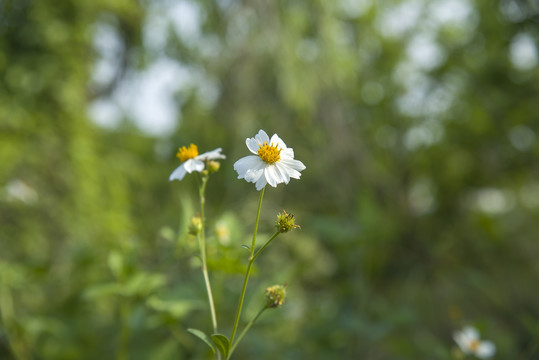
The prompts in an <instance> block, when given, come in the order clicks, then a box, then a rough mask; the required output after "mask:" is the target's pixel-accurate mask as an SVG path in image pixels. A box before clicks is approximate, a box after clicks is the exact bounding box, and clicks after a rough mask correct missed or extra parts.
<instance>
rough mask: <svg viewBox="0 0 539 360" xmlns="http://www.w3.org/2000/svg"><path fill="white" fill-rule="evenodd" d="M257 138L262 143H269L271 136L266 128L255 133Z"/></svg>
mask: <svg viewBox="0 0 539 360" xmlns="http://www.w3.org/2000/svg"><path fill="white" fill-rule="evenodd" d="M255 140H256V141H257V142H258V143H259V144H260V145H262V144H263V143H269V136H268V134H266V132H265V131H264V130H259V131H258V134H256V135H255Z"/></svg>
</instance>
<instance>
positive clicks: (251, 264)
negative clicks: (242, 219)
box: [230, 187, 266, 344]
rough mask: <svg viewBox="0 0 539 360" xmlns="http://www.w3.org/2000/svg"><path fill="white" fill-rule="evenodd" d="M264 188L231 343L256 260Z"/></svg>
mask: <svg viewBox="0 0 539 360" xmlns="http://www.w3.org/2000/svg"><path fill="white" fill-rule="evenodd" d="M264 190H266V188H265V187H264V188H262V191H260V199H259V200H258V210H257V212H256V222H255V230H254V232H253V241H252V242H251V249H250V254H249V262H248V263H247V270H245V278H244V280H243V287H242V289H241V294H240V301H239V303H238V310H237V311H236V318H235V320H234V327H233V328H232V335H231V336H230V343H231V344H234V337H235V335H236V331H237V330H238V323H239V321H240V315H241V309H242V307H243V300H244V298H245V291H246V289H247V282H248V281H249V275H250V274H251V267H252V266H253V262H254V261H255V257H254V255H255V246H256V234H257V232H258V221H259V219H260V209H261V207H262V199H263V198H264ZM257 254H258V253H257Z"/></svg>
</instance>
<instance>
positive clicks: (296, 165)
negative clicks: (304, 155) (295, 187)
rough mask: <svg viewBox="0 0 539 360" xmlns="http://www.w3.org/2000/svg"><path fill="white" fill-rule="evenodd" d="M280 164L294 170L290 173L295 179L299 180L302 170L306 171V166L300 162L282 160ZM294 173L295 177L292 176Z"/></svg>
mask: <svg viewBox="0 0 539 360" xmlns="http://www.w3.org/2000/svg"><path fill="white" fill-rule="evenodd" d="M279 163H281V164H283V165H284V166H286V167H287V168H288V169H289V170H293V171H292V172H289V173H290V176H291V177H293V178H295V179H299V176H300V173H299V172H300V171H302V170H305V165H303V163H302V162H301V161H299V160H294V159H281V160H280V161H279ZM292 173H293V174H294V176H293V175H292Z"/></svg>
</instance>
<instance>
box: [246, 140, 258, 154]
mask: <svg viewBox="0 0 539 360" xmlns="http://www.w3.org/2000/svg"><path fill="white" fill-rule="evenodd" d="M245 144H246V145H247V148H248V149H249V150H250V151H251V152H252V153H253V154H257V152H258V149H260V146H259V144H258V141H256V139H255V138H248V139H247V140H245ZM260 145H262V144H260Z"/></svg>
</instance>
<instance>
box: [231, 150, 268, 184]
mask: <svg viewBox="0 0 539 360" xmlns="http://www.w3.org/2000/svg"><path fill="white" fill-rule="evenodd" d="M263 165H264V161H263V160H262V159H260V158H259V157H258V156H255V155H249V156H245V157H242V158H241V159H239V160H238V161H236V162H235V163H234V170H236V172H237V173H238V179H244V178H245V174H247V172H248V171H249V170H252V169H260V166H263Z"/></svg>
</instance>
